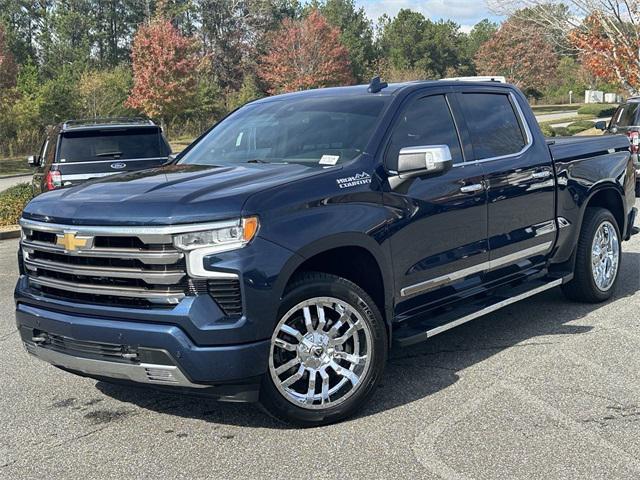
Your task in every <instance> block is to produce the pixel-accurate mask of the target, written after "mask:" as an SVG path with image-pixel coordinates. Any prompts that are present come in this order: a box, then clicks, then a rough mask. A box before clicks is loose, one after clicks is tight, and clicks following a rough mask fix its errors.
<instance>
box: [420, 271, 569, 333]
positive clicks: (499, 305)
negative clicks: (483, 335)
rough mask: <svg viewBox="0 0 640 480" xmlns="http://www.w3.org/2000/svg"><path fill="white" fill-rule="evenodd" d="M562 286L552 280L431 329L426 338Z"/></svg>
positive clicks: (558, 281)
mask: <svg viewBox="0 0 640 480" xmlns="http://www.w3.org/2000/svg"><path fill="white" fill-rule="evenodd" d="M560 285H562V279H561V278H559V279H558V280H554V281H553V282H550V283H547V284H546V285H542V286H540V287H538V288H534V289H533V290H529V291H528V292H524V293H521V294H520V295H516V296H515V297H511V298H507V299H506V300H502V301H501V302H498V303H496V304H495V305H491V306H489V307H486V308H483V309H482V310H479V311H477V312H475V313H472V314H470V315H466V316H464V317H462V318H459V319H458V320H454V321H453V322H450V323H447V324H445V325H441V326H439V327H436V328H433V329H431V330H428V331H427V338H431V337H433V336H435V335H438V334H439V333H442V332H446V331H447V330H450V329H452V328H454V327H457V326H458V325H462V324H463V323H467V322H470V321H471V320H475V319H476V318H478V317H482V316H484V315H488V314H489V313H492V312H495V311H496V310H500V309H501V308H504V307H506V306H508V305H511V304H513V303H516V302H519V301H520V300H524V299H525V298H529V297H533V296H534V295H537V294H538V293H541V292H544V291H545V290H551V289H552V288H555V287H557V286H560Z"/></svg>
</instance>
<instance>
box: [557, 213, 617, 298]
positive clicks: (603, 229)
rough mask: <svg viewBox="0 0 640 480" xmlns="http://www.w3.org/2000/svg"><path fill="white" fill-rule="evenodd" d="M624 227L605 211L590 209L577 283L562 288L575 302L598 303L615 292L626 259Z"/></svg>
mask: <svg viewBox="0 0 640 480" xmlns="http://www.w3.org/2000/svg"><path fill="white" fill-rule="evenodd" d="M621 238H622V237H621V235H620V228H619V227H618V223H617V222H616V219H615V217H614V216H613V214H612V213H611V212H610V211H609V210H606V209H604V208H587V211H586V212H585V215H584V220H583V222H582V230H581V231H580V237H579V239H578V247H577V252H576V266H575V271H574V277H573V280H571V281H570V282H569V283H567V284H565V285H563V286H562V290H563V292H564V294H565V295H566V296H567V297H568V298H570V299H571V300H576V301H580V302H589V303H598V302H604V301H605V300H608V299H609V298H611V296H612V295H613V292H614V291H615V288H616V285H617V282H618V274H619V272H620V263H621V260H622V249H621Z"/></svg>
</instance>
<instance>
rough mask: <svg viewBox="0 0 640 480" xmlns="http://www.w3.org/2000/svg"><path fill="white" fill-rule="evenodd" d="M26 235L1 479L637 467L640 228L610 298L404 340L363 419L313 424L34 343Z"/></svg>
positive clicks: (2, 347) (9, 332)
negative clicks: (28, 348) (36, 349)
mask: <svg viewBox="0 0 640 480" xmlns="http://www.w3.org/2000/svg"><path fill="white" fill-rule="evenodd" d="M637 205H638V207H640V202H638V204H637ZM16 249H17V241H16V240H8V241H3V242H0V478H7V479H17V478H99V479H102V478H127V477H131V478H151V477H158V478H214V477H218V478H236V477H239V478H288V477H295V478H314V479H317V478H366V477H369V478H411V479H415V478H447V479H448V478H451V479H454V478H455V479H494V478H495V479H498V478H500V479H503V478H510V479H513V478H522V479H524V478H526V479H538V478H539V479H550V478H562V479H572V478H576V479H577V478H580V479H584V478H589V479H596V478H607V479H611V478H616V479H626V478H629V479H632V478H634V479H635V478H639V477H640V435H639V433H640V331H639V328H640V236H636V237H634V239H633V240H632V241H631V242H628V243H625V244H624V252H625V253H624V258H623V271H622V272H621V275H622V277H621V279H620V280H621V281H620V284H619V288H618V291H617V294H616V297H615V299H614V300H613V301H611V302H608V303H606V304H602V305H583V304H573V303H570V302H569V301H567V300H565V299H564V297H563V296H562V294H561V292H560V290H557V289H556V290H552V291H549V292H547V293H545V294H542V295H541V296H539V297H537V298H532V299H529V300H526V301H524V302H522V303H520V304H516V305H514V306H511V307H508V308H506V309H504V310H502V311H500V312H497V313H495V314H493V315H491V316H489V317H485V318H482V319H479V320H476V321H474V322H472V323H470V324H467V325H463V326H461V327H458V328H457V329H454V330H452V331H449V332H447V333H444V334H442V335H440V336H438V337H435V338H434V339H432V340H431V341H430V342H429V343H425V344H422V345H419V346H416V347H412V348H409V349H405V350H400V351H396V352H394V354H393V355H392V358H391V361H390V363H389V365H388V369H387V372H386V376H385V378H384V381H383V384H382V386H381V387H380V388H379V390H378V392H377V393H376V395H375V398H374V399H373V401H372V402H371V403H370V404H369V405H368V406H367V408H366V409H365V410H364V411H363V412H362V414H361V415H360V416H359V417H357V418H355V419H353V420H350V421H348V422H345V423H342V424H338V425H332V426H329V427H324V428H317V429H308V430H296V429H289V428H286V427H284V426H282V425H280V424H278V423H276V422H274V421H273V420H271V419H270V418H269V417H267V416H266V415H265V414H263V413H262V412H261V411H259V410H258V409H257V408H256V407H254V406H250V405H234V404H221V403H215V402H210V401H207V400H202V399H197V398H185V397H179V396H173V395H167V394H161V393H156V392H154V391H150V390H143V389H133V388H126V387H122V386H114V385H109V384H106V383H102V382H96V381H93V380H89V379H83V378H79V377H75V376H73V375H70V374H67V373H65V372H62V371H60V370H57V369H56V368H54V367H52V366H49V365H46V364H44V363H42V362H40V361H38V360H36V359H34V358H32V357H29V356H28V355H27V353H26V352H25V351H24V350H23V348H22V346H21V344H20V342H19V340H18V335H17V333H16V331H15V325H14V317H13V299H12V290H13V285H14V282H15V279H16V276H17V268H16V262H15V252H16Z"/></svg>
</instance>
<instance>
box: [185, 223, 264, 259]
mask: <svg viewBox="0 0 640 480" xmlns="http://www.w3.org/2000/svg"><path fill="white" fill-rule="evenodd" d="M258 225H259V223H258V217H247V218H242V219H240V220H238V221H236V222H225V223H224V224H223V225H221V226H220V228H214V229H210V230H203V231H201V232H189V233H180V234H177V235H174V237H173V244H174V245H175V247H176V248H178V249H180V250H185V251H190V250H195V249H198V248H207V247H218V246H219V247H221V248H224V249H225V250H233V249H235V248H241V247H244V246H245V245H246V244H247V243H249V242H250V241H251V239H252V238H253V237H255V235H256V233H257V231H258Z"/></svg>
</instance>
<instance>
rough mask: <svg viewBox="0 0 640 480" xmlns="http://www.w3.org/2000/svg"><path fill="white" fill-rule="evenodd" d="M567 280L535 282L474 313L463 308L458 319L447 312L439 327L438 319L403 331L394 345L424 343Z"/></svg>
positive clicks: (478, 306) (468, 308) (471, 307)
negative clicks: (408, 330)
mask: <svg viewBox="0 0 640 480" xmlns="http://www.w3.org/2000/svg"><path fill="white" fill-rule="evenodd" d="M568 280H570V277H565V278H558V279H555V280H552V281H550V282H547V283H544V284H542V285H540V282H535V283H538V286H537V287H533V288H531V289H529V290H525V291H522V289H520V292H521V293H517V294H516V295H514V296H512V297H508V298H504V296H502V297H497V298H495V300H496V301H495V303H491V304H489V305H487V302H486V301H485V302H484V305H483V306H481V305H476V306H475V308H477V310H475V311H472V309H473V308H474V307H473V306H472V305H471V306H467V307H464V309H466V312H468V313H466V314H465V315H463V316H459V317H458V318H452V315H454V314H455V312H449V313H448V314H446V315H443V316H442V318H441V322H442V323H441V324H440V325H437V322H438V317H436V318H432V319H430V321H431V322H432V323H431V325H430V327H431V328H429V326H427V325H424V326H423V329H422V330H419V327H417V328H416V327H412V328H411V330H410V332H407V331H405V332H404V335H402V334H401V335H399V336H398V337H396V338H395V339H394V343H396V344H397V345H399V346H408V345H413V344H415V343H419V342H422V341H425V340H427V339H429V338H431V337H433V336H435V335H438V334H439V333H442V332H446V331H447V330H451V329H452V328H454V327H457V326H459V325H462V324H464V323H467V322H470V321H471V320H475V319H476V318H479V317H483V316H485V315H488V314H490V313H492V312H495V311H497V310H500V309H501V308H504V307H506V306H508V305H512V304H514V303H517V302H519V301H520V300H524V299H526V298H529V297H532V296H534V295H537V294H538V293H542V292H544V291H546V290H551V289H552V288H555V287H558V286H560V285H562V284H563V283H564V282H566V281H568ZM521 287H524V285H521ZM489 300H490V298H489ZM460 313H461V312H458V314H460ZM434 323H436V325H437V326H436V325H434Z"/></svg>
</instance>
